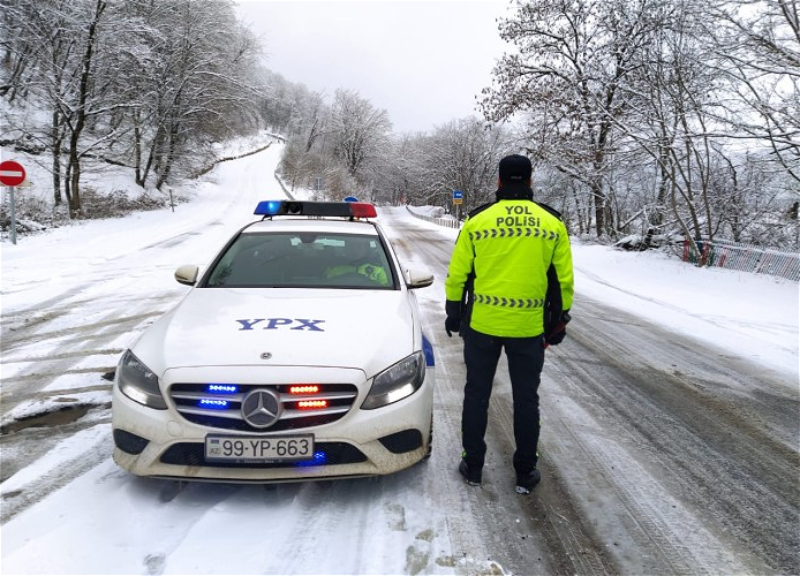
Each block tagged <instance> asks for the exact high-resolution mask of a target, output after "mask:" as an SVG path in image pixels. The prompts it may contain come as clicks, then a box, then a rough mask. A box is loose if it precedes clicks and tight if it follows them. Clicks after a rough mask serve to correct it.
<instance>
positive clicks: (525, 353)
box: [461, 328, 544, 474]
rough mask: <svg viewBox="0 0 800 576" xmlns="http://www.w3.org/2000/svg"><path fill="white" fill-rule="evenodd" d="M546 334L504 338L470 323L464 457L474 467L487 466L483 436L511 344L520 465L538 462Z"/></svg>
mask: <svg viewBox="0 0 800 576" xmlns="http://www.w3.org/2000/svg"><path fill="white" fill-rule="evenodd" d="M543 343H544V336H537V337H535V338H504V337H497V336H489V335H487V334H482V333H480V332H476V331H475V330H473V329H472V328H467V329H466V331H465V334H464V360H465V362H466V364H467V384H466V386H465V388H464V408H463V412H462V414H461V435H462V442H463V447H464V458H465V459H466V461H467V464H468V465H469V466H470V468H477V469H480V468H481V467H483V462H484V458H485V456H486V443H485V442H484V440H483V437H484V435H485V433H486V425H487V421H488V416H489V398H490V397H491V395H492V382H493V380H494V375H495V372H496V371H497V363H498V361H499V360H500V352H501V351H502V350H503V349H505V353H506V358H507V359H508V372H509V377H510V378H511V389H512V393H513V399H514V440H515V441H516V445H517V447H516V451H515V452H514V469H515V470H516V471H517V473H519V474H526V473H528V472H530V471H531V470H533V469H534V468H535V467H536V462H537V458H538V457H537V453H536V447H537V445H538V444H539V381H540V377H541V373H542V366H543V365H544V346H543Z"/></svg>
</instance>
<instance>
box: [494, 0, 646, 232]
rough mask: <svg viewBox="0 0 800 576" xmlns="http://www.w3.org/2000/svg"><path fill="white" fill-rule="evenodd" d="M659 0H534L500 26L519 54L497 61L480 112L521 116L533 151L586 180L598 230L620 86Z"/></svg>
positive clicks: (604, 214)
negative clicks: (490, 86)
mask: <svg viewBox="0 0 800 576" xmlns="http://www.w3.org/2000/svg"><path fill="white" fill-rule="evenodd" d="M658 4H659V0H610V1H607V0H533V1H531V2H527V3H523V4H521V5H520V6H519V8H518V11H517V13H516V16H515V17H512V18H509V19H507V20H505V21H503V22H502V23H501V25H500V35H501V37H502V38H503V39H505V40H506V41H508V42H510V43H512V44H513V45H514V46H515V47H516V52H515V53H511V54H507V55H505V56H504V57H503V58H502V60H501V61H500V62H499V64H498V65H497V66H496V67H495V69H494V86H493V87H492V88H487V89H485V90H484V91H483V93H484V98H483V101H482V108H483V113H484V115H485V116H486V118H487V119H489V120H491V121H501V120H505V119H508V118H511V117H514V116H516V117H519V118H521V119H523V121H524V122H525V123H526V125H527V127H528V145H527V146H528V149H529V152H530V154H531V155H532V156H533V157H534V158H536V159H539V160H540V161H542V162H543V163H546V164H549V165H551V166H555V167H556V168H557V169H558V170H561V171H562V172H564V173H565V174H567V175H569V176H570V177H571V178H574V179H575V180H577V181H579V182H580V183H582V184H583V185H584V186H586V188H587V189H588V191H589V194H590V196H591V201H592V204H593V206H594V214H595V224H596V231H597V234H598V236H602V235H603V234H605V233H607V232H608V231H609V230H610V229H611V228H612V226H611V223H610V222H609V221H608V220H609V217H610V213H609V211H608V204H607V203H608V198H607V193H608V190H607V188H606V187H605V185H604V180H605V176H606V172H607V169H608V165H609V161H610V158H611V157H612V155H613V152H614V143H615V140H614V130H615V120H616V119H617V118H619V117H621V116H622V115H623V114H624V113H625V112H626V110H627V102H626V101H625V100H624V98H623V97H622V96H623V95H622V93H621V90H620V87H621V85H623V84H624V83H625V82H626V81H627V79H628V77H629V76H630V74H631V72H632V71H633V69H634V66H635V61H636V56H637V54H638V52H639V51H640V50H641V49H642V48H643V47H644V46H646V45H647V44H648V43H649V42H650V41H651V37H652V33H653V31H654V30H655V29H657V28H658V26H659V25H660V22H659V16H660V15H661V13H662V12H661V11H660V10H658V9H657V8H658Z"/></svg>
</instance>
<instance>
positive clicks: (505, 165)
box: [499, 154, 533, 184]
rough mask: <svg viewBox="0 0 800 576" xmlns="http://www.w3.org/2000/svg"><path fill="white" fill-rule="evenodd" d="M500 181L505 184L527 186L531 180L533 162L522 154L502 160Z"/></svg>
mask: <svg viewBox="0 0 800 576" xmlns="http://www.w3.org/2000/svg"><path fill="white" fill-rule="evenodd" d="M499 170H500V181H501V182H502V183H503V184H515V183H517V184H525V183H526V181H527V180H530V177H531V173H532V172H533V167H532V166H531V161H530V160H528V159H527V158H526V157H525V156H522V155H520V154H512V155H511V156H506V157H505V158H503V159H502V160H500V166H499Z"/></svg>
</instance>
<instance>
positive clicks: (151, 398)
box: [117, 350, 167, 410]
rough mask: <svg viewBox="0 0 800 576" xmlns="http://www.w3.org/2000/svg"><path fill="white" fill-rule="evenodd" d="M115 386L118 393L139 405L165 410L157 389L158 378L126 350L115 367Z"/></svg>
mask: <svg viewBox="0 0 800 576" xmlns="http://www.w3.org/2000/svg"><path fill="white" fill-rule="evenodd" d="M117 384H119V389H120V391H121V392H122V393H123V394H125V396H127V397H128V398H130V399H131V400H133V401H134V402H138V403H139V404H144V405H145V406H148V407H150V408H155V409H156V410H166V409H167V403H166V402H165V401H164V397H163V396H162V395H161V390H160V389H159V388H158V376H156V375H155V374H153V373H152V372H151V371H150V369H149V368H148V367H147V366H145V365H144V364H142V362H141V361H140V360H139V359H138V358H137V357H136V356H134V355H133V353H132V352H131V351H130V350H128V351H127V352H125V354H124V355H123V356H122V359H121V360H120V361H119V366H118V367H117Z"/></svg>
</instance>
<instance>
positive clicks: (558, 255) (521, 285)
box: [445, 200, 574, 338]
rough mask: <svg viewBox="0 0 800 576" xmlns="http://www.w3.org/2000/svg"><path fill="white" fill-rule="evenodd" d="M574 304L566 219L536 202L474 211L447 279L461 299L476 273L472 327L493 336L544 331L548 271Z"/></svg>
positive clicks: (565, 303) (453, 296) (452, 294)
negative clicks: (469, 281) (468, 281)
mask: <svg viewBox="0 0 800 576" xmlns="http://www.w3.org/2000/svg"><path fill="white" fill-rule="evenodd" d="M551 268H552V272H551V273H550V277H551V280H550V281H551V282H557V283H558V284H559V285H560V294H561V307H562V309H563V310H569V309H570V308H571V307H572V296H573V292H574V284H573V275H572V250H571V249H570V244H569V236H568V235H567V229H566V227H565V226H564V223H563V222H562V221H561V219H560V218H558V217H557V216H556V215H554V214H552V213H551V212H549V211H548V210H546V209H544V208H542V207H541V206H539V205H538V204H536V203H535V202H533V201H532V200H499V201H498V202H495V203H493V204H489V205H487V206H482V207H480V208H478V209H476V210H474V211H472V212H471V213H470V215H469V216H468V217H467V219H466V221H465V222H464V225H463V227H462V229H461V232H460V233H459V235H458V239H457V240H456V245H455V248H454V250H453V256H452V258H451V260H450V267H449V270H448V272H447V280H445V295H446V297H447V299H448V300H455V301H458V302H461V301H462V300H463V298H464V291H465V286H466V284H467V279H468V278H469V277H470V276H471V275H473V274H474V278H473V285H472V288H471V290H472V292H473V293H472V295H471V297H470V299H471V301H472V312H471V316H470V319H469V326H470V327H471V328H472V329H473V330H476V331H478V332H481V333H483V334H488V335H490V336H502V337H515V338H524V337H534V336H539V335H540V334H542V333H543V332H544V302H545V296H546V294H547V284H548V270H550V269H551Z"/></svg>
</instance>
